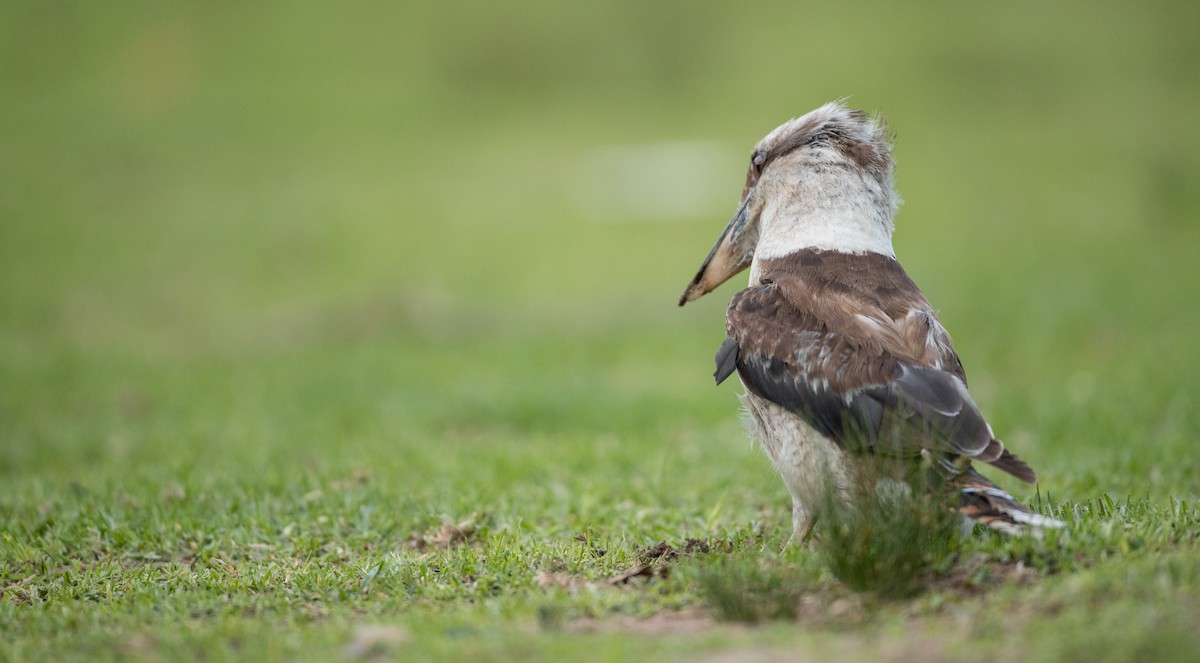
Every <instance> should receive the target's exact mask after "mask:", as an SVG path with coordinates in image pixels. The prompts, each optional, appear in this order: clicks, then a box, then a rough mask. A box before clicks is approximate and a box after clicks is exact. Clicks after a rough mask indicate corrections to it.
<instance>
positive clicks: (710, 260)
mask: <svg viewBox="0 0 1200 663" xmlns="http://www.w3.org/2000/svg"><path fill="white" fill-rule="evenodd" d="M899 204H900V199H899V198H898V197H897V196H896V194H895V192H894V191H893V190H892V151H891V141H890V139H889V137H888V133H887V126H886V124H885V123H884V122H883V121H882V120H880V119H877V118H874V117H871V116H869V115H867V114H865V113H863V112H861V111H857V110H852V109H850V108H847V107H846V106H845V105H844V104H843V103H842V102H840V101H836V102H833V103H829V104H825V105H824V106H821V107H820V108H818V109H816V110H814V111H812V112H810V113H808V114H807V115H804V116H803V117H798V118H796V119H794V120H790V121H788V122H785V123H783V124H782V125H780V126H779V127H778V128H776V129H775V130H774V131H772V132H771V133H769V134H767V136H766V137H765V138H763V139H762V140H761V141H759V142H758V145H756V146H755V147H754V151H753V152H751V153H750V166H749V170H748V171H747V173H746V185H745V187H744V188H743V189H742V198H741V201H740V203H739V204H738V207H737V211H736V212H735V213H734V215H733V218H732V219H730V221H729V224H728V225H727V226H725V230H724V231H722V232H721V236H720V237H718V238H717V243H716V245H715V246H713V248H712V251H710V252H709V254H708V257H707V258H705V259H704V263H703V264H701V265H700V270H699V271H698V272H696V277H695V278H694V279H692V282H691V283H690V284H689V285H688V287H687V290H685V291H684V292H683V295H682V296H681V297H680V298H679V305H680V306H683V305H684V304H686V303H687V302H690V301H692V300H695V299H697V298H699V297H700V296H702V295H704V294H707V293H709V292H712V291H713V290H714V289H715V288H716V287H717V286H719V285H721V284H722V283H724V282H725V281H727V280H729V278H731V277H732V276H734V275H735V274H737V273H738V272H741V271H742V270H743V269H745V268H747V267H749V266H750V264H751V263H752V262H754V261H755V260H756V259H768V258H778V257H783V256H786V255H789V254H791V253H794V252H795V251H798V250H801V249H806V248H820V249H829V250H834V251H844V252H850V253H861V252H864V251H873V252H876V253H883V254H886V255H893V252H892V228H893V226H892V217H893V215H894V214H895V213H896V208H897V207H898V206H899Z"/></svg>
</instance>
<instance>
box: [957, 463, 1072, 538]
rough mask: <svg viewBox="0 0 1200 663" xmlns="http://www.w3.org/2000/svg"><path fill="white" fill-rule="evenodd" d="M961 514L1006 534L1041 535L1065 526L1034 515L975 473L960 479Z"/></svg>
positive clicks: (985, 478)
mask: <svg viewBox="0 0 1200 663" xmlns="http://www.w3.org/2000/svg"><path fill="white" fill-rule="evenodd" d="M959 496H960V500H961V501H960V502H959V507H958V510H959V511H960V512H961V513H962V514H963V515H964V516H967V517H968V518H971V519H972V520H975V521H976V522H979V523H982V524H984V525H987V526H988V527H991V528H992V529H994V530H998V531H1000V532H1004V533H1005V534H1034V535H1038V534H1041V532H1043V531H1045V530H1047V529H1058V528H1060V527H1063V526H1064V525H1065V523H1063V522H1062V521H1061V520H1056V519H1054V518H1050V517H1048V516H1043V515H1041V514H1037V513H1034V512H1033V510H1032V509H1030V508H1029V507H1027V506H1025V505H1024V504H1021V503H1020V502H1018V501H1017V500H1016V498H1014V497H1013V496H1012V495H1009V494H1008V493H1006V492H1004V491H1003V490H1001V489H1000V487H999V486H997V485H996V484H994V483H992V482H991V481H989V480H988V479H987V477H985V476H983V475H982V474H980V473H978V472H976V471H975V470H974V469H969V470H967V471H966V472H965V473H964V474H963V475H962V476H961V483H960V485H959Z"/></svg>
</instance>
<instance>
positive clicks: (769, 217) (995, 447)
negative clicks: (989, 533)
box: [679, 102, 1062, 540]
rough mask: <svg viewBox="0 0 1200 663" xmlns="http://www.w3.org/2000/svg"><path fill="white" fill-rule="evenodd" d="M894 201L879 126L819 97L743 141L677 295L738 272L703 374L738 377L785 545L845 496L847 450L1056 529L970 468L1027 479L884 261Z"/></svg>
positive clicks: (1004, 525) (944, 342) (978, 513)
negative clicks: (743, 159)
mask: <svg viewBox="0 0 1200 663" xmlns="http://www.w3.org/2000/svg"><path fill="white" fill-rule="evenodd" d="M899 204H900V199H899V198H898V197H897V195H896V193H895V191H894V190H893V187H892V155H891V142H890V138H889V136H888V134H887V129H886V126H885V124H884V123H883V122H882V121H880V120H877V119H875V118H872V117H870V116H868V115H866V114H864V113H862V112H860V111H856V110H851V109H849V108H847V107H846V106H845V105H843V104H842V103H840V102H834V103H830V104H826V105H824V106H822V107H820V108H818V109H816V110H814V111H812V112H811V113H808V114H807V115H804V116H803V117H800V118H797V119H794V120H791V121H788V122H785V123H784V124H783V125H781V126H780V127H778V128H777V129H775V130H774V131H772V132H771V133H769V134H767V136H766V137H765V138H763V139H762V140H761V141H759V143H758V145H756V146H755V148H754V151H753V152H752V153H751V154H750V167H749V172H747V174H746V185H745V187H744V188H743V189H742V197H741V202H740V204H739V205H738V207H737V211H736V212H735V213H734V215H733V219H732V220H730V221H729V224H728V225H727V226H726V227H725V230H724V231H723V232H722V233H721V235H720V237H719V238H718V239H717V243H716V245H715V246H714V247H713V249H712V251H711V252H710V253H709V254H708V257H707V258H705V259H704V263H703V264H702V265H701V266H700V270H699V272H697V273H696V276H695V278H694V279H692V282H691V284H690V285H688V287H687V290H686V291H684V293H683V296H682V297H680V299H679V304H680V306H682V305H683V304H685V303H687V302H690V301H692V300H694V299H696V298H698V297H700V296H702V295H704V294H706V293H708V292H711V291H712V290H713V289H714V288H716V287H717V286H718V285H720V284H721V283H723V282H725V281H726V280H727V279H729V278H730V277H732V276H734V275H735V274H737V273H739V272H741V271H742V270H743V269H745V268H746V267H749V268H750V284H749V287H748V288H746V289H745V290H742V291H741V292H738V293H737V294H736V295H734V297H733V300H732V301H731V302H730V304H729V309H728V311H727V314H726V322H725V329H726V335H727V338H726V339H725V342H724V343H723V344H722V345H721V347H720V349H719V350H718V351H717V355H716V364H717V370H716V373H715V376H716V379H717V382H718V383H720V382H721V381H723V380H724V379H725V378H727V377H728V376H730V375H732V374H733V373H734V372H735V371H736V372H737V374H738V376H739V377H740V378H741V381H742V384H743V385H744V386H745V389H746V393H745V395H744V396H743V397H742V403H743V404H744V405H745V409H746V412H747V413H748V417H747V421H748V422H749V423H748V428H749V430H750V433H751V435H753V436H754V437H756V438H758V440H759V441H761V443H762V446H763V449H764V450H765V451H766V453H767V455H768V456H769V457H770V459H771V461H772V462H773V463H774V465H775V468H776V469H777V470H778V471H779V473H780V475H781V476H782V477H783V482H784V483H785V484H786V485H787V488H788V491H789V492H790V493H791V496H792V526H793V540H803V539H805V538H807V536H808V534H809V532H810V530H811V529H812V527H813V525H814V519H815V514H816V510H817V507H818V506H819V505H820V504H821V502H820V500H821V499H824V497H825V496H826V495H830V494H834V495H839V496H842V498H845V496H848V495H849V494H850V489H851V488H852V487H853V482H855V481H859V480H861V477H860V475H859V474H860V473H859V471H858V469H859V466H860V465H861V464H862V463H861V461H862V460H863V456H862V454H872V455H875V456H881V455H884V454H887V455H890V456H893V457H897V458H900V459H911V461H912V462H914V463H916V462H921V461H923V462H925V463H926V464H928V466H929V467H930V468H933V469H936V470H937V471H938V472H939V473H940V474H941V475H942V476H943V477H945V484H946V485H948V486H951V487H953V489H954V490H955V491H956V492H957V498H956V501H955V503H954V506H955V507H956V508H958V509H959V510H960V511H961V512H962V513H963V514H964V515H965V516H967V517H969V518H973V519H975V520H976V521H978V522H981V523H984V524H986V525H988V526H990V527H993V528H995V529H998V530H1002V531H1005V532H1010V533H1016V532H1022V531H1030V530H1038V529H1042V528H1047V527H1060V526H1062V523H1061V522H1059V521H1057V520H1054V519H1052V518H1048V517H1045V516H1042V515H1038V514H1036V513H1034V512H1033V511H1032V510H1030V509H1029V508H1028V507H1026V506H1025V505H1023V504H1021V503H1020V502H1018V501H1017V500H1016V499H1014V498H1013V497H1012V496H1011V495H1009V494H1008V493H1006V492H1004V491H1003V490H1001V489H1000V488H998V487H997V486H996V485H995V484H993V483H992V482H991V481H989V480H988V479H986V478H985V477H984V476H983V475H981V474H979V473H978V472H977V471H976V470H975V469H974V468H973V467H972V463H973V462H974V461H978V462H981V463H986V464H989V465H992V466H993V467H996V468H998V469H1000V470H1003V471H1005V472H1008V473H1009V474H1012V475H1013V476H1015V477H1017V478H1019V479H1021V480H1022V481H1026V482H1029V483H1033V482H1034V481H1035V479H1036V475H1035V474H1034V471H1033V470H1032V469H1031V468H1030V467H1029V466H1028V465H1026V464H1025V463H1024V462H1023V461H1022V460H1021V459H1020V458H1018V457H1017V456H1015V455H1014V454H1012V453H1011V452H1009V451H1008V450H1007V449H1005V448H1004V444H1003V443H1002V442H1001V441H1000V440H998V439H996V436H995V434H994V433H993V432H992V428H991V426H989V425H988V423H987V421H985V420H984V418H983V415H982V414H980V412H979V407H978V406H977V405H976V404H975V402H974V401H973V400H972V399H971V396H970V394H969V393H968V392H967V380H966V375H965V374H964V372H963V366H962V363H961V362H960V361H959V359H958V355H957V354H955V352H954V347H953V346H952V345H951V343H950V336H949V335H948V334H947V333H946V330H945V329H943V328H942V325H941V324H940V323H939V322H938V319H937V315H936V314H935V313H934V310H933V308H932V307H931V306H930V304H929V302H928V301H927V300H926V299H925V296H924V295H922V294H921V291H920V290H919V289H918V288H917V286H916V284H914V283H913V281H912V279H910V278H909V277H908V274H906V273H905V271H904V269H903V268H902V267H901V266H900V263H899V262H897V261H896V256H895V252H894V251H893V249H892V231H893V227H894V226H893V222H892V219H893V216H894V215H895V213H896V209H897V207H898V206H899ZM902 462H903V460H902ZM830 491H832V493H831V492H830Z"/></svg>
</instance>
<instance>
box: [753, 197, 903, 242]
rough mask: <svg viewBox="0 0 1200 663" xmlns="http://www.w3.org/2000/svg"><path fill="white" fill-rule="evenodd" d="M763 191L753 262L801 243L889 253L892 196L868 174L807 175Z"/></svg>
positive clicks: (891, 228) (893, 207) (891, 227)
mask: <svg viewBox="0 0 1200 663" xmlns="http://www.w3.org/2000/svg"><path fill="white" fill-rule="evenodd" d="M774 193H775V194H776V195H771V196H768V197H767V201H768V202H767V204H766V205H765V206H764V208H763V211H762V216H761V224H762V225H761V231H760V236H759V239H758V245H757V246H756V247H755V250H754V262H755V263H758V262H759V261H761V260H768V259H771V258H781V257H783V256H787V255H791V254H793V253H795V252H797V251H800V250H803V249H824V250H828V251H840V252H843V253H865V252H871V253H880V254H883V255H886V256H890V257H895V255H896V252H895V250H893V249H892V230H893V228H894V226H893V223H892V216H893V215H894V214H895V209H896V205H897V203H898V200H897V199H896V196H895V194H894V193H893V192H892V191H891V187H890V186H886V185H885V186H881V185H880V183H879V182H878V181H876V180H874V179H873V178H870V177H865V178H860V177H852V178H846V177H841V178H820V177H814V178H807V179H806V180H805V181H799V182H790V183H787V186H781V187H780V190H778V191H776V192H774Z"/></svg>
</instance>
